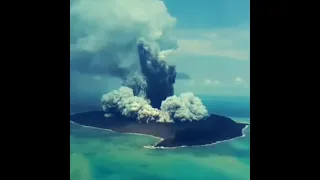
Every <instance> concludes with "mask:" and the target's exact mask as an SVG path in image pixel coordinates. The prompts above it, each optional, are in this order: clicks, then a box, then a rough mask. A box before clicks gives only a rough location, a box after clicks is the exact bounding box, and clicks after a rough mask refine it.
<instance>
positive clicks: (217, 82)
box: [212, 80, 221, 85]
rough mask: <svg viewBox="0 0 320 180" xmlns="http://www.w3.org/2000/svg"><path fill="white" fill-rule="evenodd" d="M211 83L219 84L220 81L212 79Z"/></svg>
mask: <svg viewBox="0 0 320 180" xmlns="http://www.w3.org/2000/svg"><path fill="white" fill-rule="evenodd" d="M212 84H214V85H219V84H221V82H220V81H218V80H214V81H212Z"/></svg>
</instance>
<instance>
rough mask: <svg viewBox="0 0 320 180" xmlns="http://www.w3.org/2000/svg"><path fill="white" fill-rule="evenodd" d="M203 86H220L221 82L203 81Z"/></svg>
mask: <svg viewBox="0 0 320 180" xmlns="http://www.w3.org/2000/svg"><path fill="white" fill-rule="evenodd" d="M204 84H205V85H220V84H221V82H220V81H219V80H210V79H205V80H204Z"/></svg>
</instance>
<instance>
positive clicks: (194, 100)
mask: <svg viewBox="0 0 320 180" xmlns="http://www.w3.org/2000/svg"><path fill="white" fill-rule="evenodd" d="M161 110H163V111H165V112H168V113H169V114H170V116H171V117H172V118H173V119H174V120H180V121H186V120H189V121H198V120H202V119H204V118H206V117H207V116H208V111H207V109H206V107H205V106H204V105H203V104H202V102H201V99H200V98H198V97H195V96H194V94H193V93H190V92H187V93H182V94H181V95H180V96H179V97H178V96H175V95H174V96H171V97H168V98H167V99H166V100H165V101H162V103H161Z"/></svg>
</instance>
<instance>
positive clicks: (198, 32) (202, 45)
mask: <svg viewBox="0 0 320 180" xmlns="http://www.w3.org/2000/svg"><path fill="white" fill-rule="evenodd" d="M175 34H176V36H177V38H178V45H179V48H178V50H177V51H175V52H174V54H176V55H196V56H220V57H228V58H232V59H236V60H249V59H250V30H249V29H248V28H247V29H244V28H224V29H192V30H176V31H175Z"/></svg>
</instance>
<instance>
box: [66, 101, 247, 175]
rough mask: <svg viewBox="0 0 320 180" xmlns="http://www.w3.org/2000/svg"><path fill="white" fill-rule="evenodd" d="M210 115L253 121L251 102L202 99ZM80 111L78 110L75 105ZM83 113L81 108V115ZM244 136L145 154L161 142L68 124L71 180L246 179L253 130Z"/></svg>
mask: <svg viewBox="0 0 320 180" xmlns="http://www.w3.org/2000/svg"><path fill="white" fill-rule="evenodd" d="M202 99H203V102H204V103H205V105H206V106H207V107H208V110H209V111H210V112H211V113H217V114H221V115H226V116H228V117H231V118H232V119H233V120H235V121H239V122H250V103H249V98H245V97H241V98H235V97H229V98H221V97H209V96H204V97H202ZM70 108H71V113H72V112H78V110H77V109H79V108H80V106H72V107H70ZM83 109H84V108H83V107H82V108H81V110H83ZM244 133H245V135H246V136H245V137H243V138H239V139H235V140H231V141H227V142H222V143H219V144H216V145H212V146H205V147H186V148H176V149H147V148H144V146H145V145H150V144H154V143H155V142H157V141H158V139H156V138H153V137H148V136H143V135H131V134H122V133H116V132H110V131H107V130H99V129H93V128H87V127H82V126H79V125H76V124H72V123H70V179H71V180H180V179H181V180H199V179H201V180H248V179H250V127H248V128H247V129H246V130H245V131H244Z"/></svg>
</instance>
